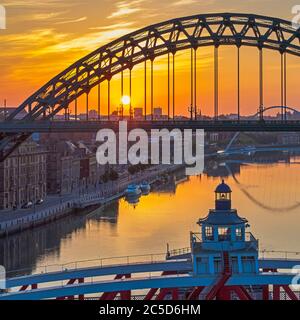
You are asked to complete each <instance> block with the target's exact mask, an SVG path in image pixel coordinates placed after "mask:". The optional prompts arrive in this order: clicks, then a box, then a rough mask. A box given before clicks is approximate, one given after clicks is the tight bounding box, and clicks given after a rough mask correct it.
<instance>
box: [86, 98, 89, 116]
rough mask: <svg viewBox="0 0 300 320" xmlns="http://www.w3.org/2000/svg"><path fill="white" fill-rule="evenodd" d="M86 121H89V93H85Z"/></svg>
mask: <svg viewBox="0 0 300 320" xmlns="http://www.w3.org/2000/svg"><path fill="white" fill-rule="evenodd" d="M86 121H89V92H87V93H86Z"/></svg>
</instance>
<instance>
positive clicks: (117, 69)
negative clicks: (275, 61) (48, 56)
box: [0, 13, 300, 161]
mask: <svg viewBox="0 0 300 320" xmlns="http://www.w3.org/2000/svg"><path fill="white" fill-rule="evenodd" d="M223 45H234V46H237V48H240V47H241V46H249V47H257V48H258V49H259V52H260V106H259V110H260V115H261V118H263V108H264V106H263V98H262V97H263V85H262V83H263V75H262V74H263V73H262V63H263V62H262V61H263V59H262V51H263V50H262V49H263V48H267V49H271V50H276V51H278V52H279V53H280V54H281V62H282V68H284V70H285V72H286V54H291V55H295V56H300V29H298V30H296V29H294V28H293V25H292V23H290V22H289V21H286V20H283V19H279V18H273V17H267V16H262V15H255V14H242V13H211V14H198V15H194V16H189V17H182V18H175V19H172V20H168V21H165V22H161V23H158V24H154V25H151V26H148V27H145V28H143V29H140V30H137V31H135V32H132V33H130V34H127V35H125V36H123V37H121V38H119V39H116V40H114V41H112V42H110V43H108V44H106V45H104V46H102V47H100V48H99V49H97V50H95V51H94V52H92V53H90V54H88V55H87V56H85V57H83V58H82V59H80V60H78V61H77V62H75V63H74V64H72V65H71V66H69V67H68V68H67V69H66V70H64V71H63V72H61V73H60V74H58V75H57V76H56V77H54V78H53V79H51V80H50V81H49V82H48V83H46V84H45V85H44V86H43V87H41V88H40V89H39V90H38V91H36V92H35V93H34V94H32V95H31V96H30V97H29V98H28V99H26V100H25V101H24V102H23V103H22V104H21V105H20V106H19V107H18V108H17V109H16V110H15V111H13V112H12V113H11V114H10V115H9V116H8V117H7V118H6V121H7V122H9V121H13V120H16V119H18V118H20V116H21V115H22V111H23V110H26V111H27V114H26V115H25V116H21V117H22V121H25V122H27V121H29V122H30V121H35V120H50V119H51V118H53V117H54V116H55V115H56V114H58V113H59V112H60V111H62V110H67V109H68V107H69V105H70V104H71V103H72V102H73V101H76V100H77V98H79V97H80V96H82V95H83V94H87V95H88V94H89V92H90V91H91V90H92V88H94V87H96V86H97V85H100V83H102V82H104V81H108V83H110V80H111V79H112V77H113V76H114V75H116V74H120V73H121V74H123V71H124V70H127V69H129V70H130V74H131V70H132V69H133V68H134V66H136V65H138V64H141V63H143V62H145V61H151V62H153V61H154V60H155V58H157V57H159V56H162V55H165V54H168V55H172V56H173V68H174V60H175V56H176V52H178V51H181V50H185V49H191V51H192V55H193V49H194V50H195V52H196V50H197V48H200V47H207V46H214V47H215V69H216V68H217V65H216V60H217V59H218V55H217V48H218V47H219V46H223ZM238 52H239V50H238ZM194 57H196V54H194ZM195 62H196V59H195ZM152 66H153V64H152ZM283 66H284V67H283ZM152 70H153V69H152ZM282 70H283V69H282ZM215 74H216V73H215ZM215 79H217V76H216V75H215ZM282 81H283V80H282ZM284 83H285V85H286V81H284ZM282 86H283V85H282ZM109 87H110V86H109ZM217 88H218V81H217V80H215V115H217V114H218V94H216V92H217V91H218V89H217ZM192 91H193V89H192ZM194 91H195V92H196V90H194ZM282 92H284V94H282V100H283V101H284V102H285V103H284V102H283V103H282V105H286V98H285V99H283V96H285V97H286V90H283V89H282ZM191 95H193V93H192V94H191ZM108 96H110V95H108ZM195 97H196V94H195ZM87 100H88V99H87ZM173 100H174V99H173ZM108 101H110V99H109V98H108ZM152 101H153V99H152ZM152 103H153V102H152ZM108 105H110V103H108ZM191 105H192V104H191ZM194 105H195V106H194V110H193V107H191V118H192V117H193V112H195V118H197V116H196V113H197V111H196V103H194ZM108 109H109V107H108ZM87 110H88V107H87ZM238 110H239V102H238ZM174 111H175V103H174V102H173V116H174V114H175V112H174ZM87 114H88V113H87ZM215 118H216V119H217V117H215ZM29 136H30V134H28V133H22V132H16V133H12V134H7V133H1V134H0V161H3V160H4V159H5V158H6V157H7V156H8V155H9V154H10V153H11V152H13V150H14V149H16V148H17V147H18V146H19V145H20V144H21V143H22V142H23V141H25V140H26V139H27V138H28V137H29Z"/></svg>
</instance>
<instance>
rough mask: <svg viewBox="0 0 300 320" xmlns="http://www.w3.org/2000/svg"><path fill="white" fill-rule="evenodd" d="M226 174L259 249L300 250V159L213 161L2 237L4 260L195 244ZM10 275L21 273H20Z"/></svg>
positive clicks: (12, 266) (54, 260)
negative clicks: (195, 172) (133, 195)
mask: <svg viewBox="0 0 300 320" xmlns="http://www.w3.org/2000/svg"><path fill="white" fill-rule="evenodd" d="M220 177H224V179H225V181H226V182H227V183H228V184H229V185H230V186H231V188H232V192H233V193H232V206H233V207H234V208H236V209H238V213H239V215H240V216H242V217H245V218H247V219H248V220H249V223H250V226H251V229H250V230H251V232H252V233H253V234H254V236H255V237H256V238H258V239H259V244H260V249H261V250H263V249H266V250H284V251H285V250H288V251H300V245H299V244H300V232H299V229H300V228H299V227H300V158H291V159H289V161H282V162H281V161H274V162H272V161H270V162H268V163H248V164H247V163H240V162H238V161H229V162H227V163H226V164H224V163H223V164H222V163H216V162H210V163H209V164H208V165H207V167H206V171H205V173H203V174H202V175H201V176H195V177H189V178H185V177H184V174H183V172H178V173H177V174H176V176H172V177H170V178H169V180H168V181H167V182H165V183H164V184H162V185H161V186H160V187H159V189H157V190H153V191H152V192H151V193H150V194H149V195H148V196H143V197H141V198H140V201H139V203H138V204H137V205H136V206H133V205H131V204H129V203H128V202H126V201H125V200H124V199H121V200H119V201H118V202H115V203H113V204H111V205H109V206H107V207H106V208H98V209H95V210H93V211H91V212H74V214H73V215H72V216H69V217H66V218H64V219H61V220H58V221H55V222H53V223H51V224H48V225H45V226H41V227H39V228H37V229H33V230H27V231H24V232H22V233H20V234H15V235H11V236H9V237H8V238H5V239H1V240H0V264H3V265H4V266H5V267H6V269H7V271H8V272H10V271H11V270H21V269H22V270H23V269H24V271H19V272H18V274H25V273H26V274H28V273H33V272H37V271H38V270H39V267H40V266H45V265H54V264H55V265H60V264H66V263H69V262H72V261H78V260H85V259H95V258H106V257H118V256H131V255H140V254H142V255H143V254H152V253H165V252H166V245H167V243H168V244H169V245H170V248H171V249H177V248H183V247H188V246H189V232H190V231H198V226H197V224H196V222H197V220H198V219H199V218H200V217H204V216H206V215H207V213H208V210H209V209H210V208H213V207H214V189H215V187H216V186H217V185H218V183H219V182H220V181H221V178H220ZM12 274H16V273H15V272H14V273H12Z"/></svg>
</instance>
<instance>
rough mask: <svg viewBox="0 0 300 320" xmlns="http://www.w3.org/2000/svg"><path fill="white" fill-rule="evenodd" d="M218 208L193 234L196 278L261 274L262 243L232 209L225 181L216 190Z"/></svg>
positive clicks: (192, 245)
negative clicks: (259, 266) (215, 275)
mask: <svg viewBox="0 0 300 320" xmlns="http://www.w3.org/2000/svg"><path fill="white" fill-rule="evenodd" d="M215 194H216V200H215V209H211V210H210V211H209V213H208V216H207V217H206V218H204V219H200V220H199V221H198V224H199V225H200V229H201V232H200V233H198V234H197V233H191V250H192V261H193V272H194V275H204V274H208V273H209V274H233V273H238V274H243V273H247V274H249V273H258V272H259V268H258V240H256V239H255V238H254V236H253V235H252V234H251V233H250V232H246V231H245V229H246V228H247V227H248V226H249V225H248V221H247V220H246V219H245V218H241V217H240V216H239V215H238V213H237V210H236V209H232V208H231V189H230V187H229V186H228V185H227V184H226V183H225V182H224V181H222V183H221V184H220V185H218V186H217V188H216V190H215Z"/></svg>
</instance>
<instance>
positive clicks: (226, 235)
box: [218, 228, 231, 241]
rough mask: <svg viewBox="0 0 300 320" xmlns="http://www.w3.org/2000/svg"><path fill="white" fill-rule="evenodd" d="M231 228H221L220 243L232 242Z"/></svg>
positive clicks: (219, 232)
mask: <svg viewBox="0 0 300 320" xmlns="http://www.w3.org/2000/svg"><path fill="white" fill-rule="evenodd" d="M230 233H231V230H230V228H219V229H218V239H219V241H230V240H231V234H230Z"/></svg>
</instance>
